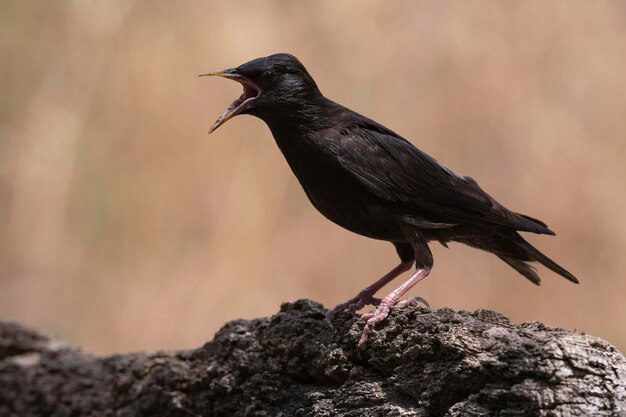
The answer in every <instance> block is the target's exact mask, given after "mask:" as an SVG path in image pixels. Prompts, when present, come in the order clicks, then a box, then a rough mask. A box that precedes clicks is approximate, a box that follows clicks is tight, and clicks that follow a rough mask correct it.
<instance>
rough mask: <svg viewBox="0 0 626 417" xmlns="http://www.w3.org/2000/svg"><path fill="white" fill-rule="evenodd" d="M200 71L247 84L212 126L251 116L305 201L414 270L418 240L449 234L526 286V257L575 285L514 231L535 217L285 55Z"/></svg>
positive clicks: (428, 260) (425, 260) (425, 252)
mask: <svg viewBox="0 0 626 417" xmlns="http://www.w3.org/2000/svg"><path fill="white" fill-rule="evenodd" d="M208 75H219V76H224V77H227V78H233V79H235V80H236V81H239V82H241V83H242V84H244V86H247V87H246V88H247V89H248V90H249V91H246V88H244V95H242V97H241V98H240V99H239V101H236V102H235V103H233V105H231V108H233V106H234V109H233V110H232V111H231V112H230V113H228V111H227V112H225V113H224V115H222V117H220V119H219V120H218V121H217V122H216V124H215V125H214V127H213V128H212V130H214V129H216V128H217V127H219V126H220V125H221V124H222V123H224V122H225V121H226V120H228V119H229V118H230V117H232V115H231V113H234V114H240V113H241V114H246V113H247V114H252V115H254V116H257V117H259V118H261V119H262V120H263V121H265V122H266V123H267V125H268V126H269V128H270V130H271V132H272V134H273V136H274V138H275V140H276V143H277V144H278V146H279V148H280V150H281V151H282V153H283V154H284V156H285V158H286V160H287V162H288V163H289V166H290V167H291V169H292V170H293V172H294V174H295V175H296V177H297V178H298V180H299V182H300V184H301V185H302V188H303V189H304V191H305V192H306V195H307V196H308V198H309V199H310V201H311V202H312V203H313V205H314V206H315V207H316V208H317V209H318V210H319V211H320V212H321V213H322V214H323V215H324V216H326V217H327V218H328V219H330V220H331V221H333V222H335V223H337V224H338V225H340V226H342V227H344V228H346V229H348V230H351V231H353V232H355V233H358V234H361V235H364V236H368V237H371V238H374V239H382V240H387V241H390V242H392V243H393V244H394V245H395V246H396V249H397V251H398V254H399V255H400V257H401V259H402V261H403V262H408V261H413V260H417V267H418V269H419V268H427V269H428V271H430V268H431V267H432V255H431V254H430V250H429V249H428V245H427V242H428V241H438V242H440V243H442V244H444V245H445V244H446V242H450V241H457V242H461V243H464V244H467V245H470V246H473V247H475V248H478V249H482V250H485V251H488V252H491V253H494V254H495V255H497V256H498V257H500V258H501V259H502V260H504V261H505V262H506V263H508V264H509V265H510V266H512V267H513V268H514V269H516V270H517V271H518V272H519V273H521V274H522V275H524V276H525V277H526V278H528V279H529V280H531V281H532V282H534V283H536V284H538V283H539V277H538V275H537V274H536V272H535V271H534V269H533V268H532V266H531V265H530V264H529V262H534V261H536V262H539V263H541V264H543V265H545V266H546V267H548V268H550V269H551V270H553V271H555V272H556V273H558V274H560V275H562V276H563V277H565V278H567V279H568V280H570V281H572V282H577V280H576V278H575V277H574V276H573V275H572V274H571V273H569V272H568V271H566V270H565V269H563V268H562V267H560V266H559V265H557V264H556V263H555V262H553V261H552V260H550V259H549V258H547V257H546V256H545V255H543V254H542V253H541V252H539V251H538V250H537V249H536V248H534V247H533V246H532V245H530V244H529V243H528V242H526V241H525V240H524V239H523V238H522V237H521V236H520V235H519V233H518V232H520V231H521V232H532V233H539V234H549V235H552V234H554V233H553V232H552V231H551V230H550V229H549V228H548V227H547V226H546V225H545V224H544V223H543V222H541V221H539V220H537V219H534V218H532V217H529V216H526V215H523V214H519V213H515V212H513V211H510V210H508V209H507V208H505V207H503V206H502V205H501V204H499V203H498V202H497V201H496V200H495V199H493V198H492V197H491V196H489V195H488V194H487V193H486V192H485V191H483V190H482V189H481V188H480V187H479V186H478V184H477V183H476V181H474V180H473V179H472V178H470V177H465V176H462V175H459V174H457V173H455V172H453V171H452V170H450V169H449V168H447V167H445V166H444V165H442V164H440V163H438V162H437V161H436V160H434V159H433V158H432V157H430V156H428V155H427V154H426V153H424V152H422V151H420V150H419V149H417V148H416V147H415V146H413V145H412V144H411V143H410V142H408V141H407V140H405V139H404V138H402V137H401V136H399V135H398V134H396V133H394V132H393V131H391V130H389V129H388V128H386V127H384V126H382V125H381V124H379V123H377V122H375V121H373V120H371V119H369V118H367V117H365V116H362V115H360V114H358V113H356V112H354V111H352V110H350V109H348V108H346V107H344V106H341V105H339V104H337V103H335V102H333V101H331V100H329V99H327V98H326V97H324V96H323V95H322V94H321V92H320V91H319V89H318V87H317V85H316V84H315V81H314V80H313V78H312V77H311V76H310V75H309V73H308V72H307V70H306V69H305V68H304V66H303V65H302V64H301V63H300V62H299V61H298V60H297V59H296V58H295V57H293V56H291V55H288V54H277V55H272V56H269V57H265V58H258V59H255V60H253V61H250V62H248V63H245V64H243V65H241V66H239V67H237V68H234V69H230V70H227V71H223V72H218V73H211V74H208ZM241 103H243V104H241ZM231 108H229V110H230V109H231ZM426 274H427V272H426ZM370 298H371V297H370ZM368 300H369V299H368ZM376 301H377V300H376V299H373V298H372V302H373V303H376ZM396 301H397V300H395V301H394V302H396ZM361 304H362V303H361ZM392 304H393V303H392ZM350 306H352V304H350ZM357 307H358V305H357Z"/></svg>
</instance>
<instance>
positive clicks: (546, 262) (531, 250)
mask: <svg viewBox="0 0 626 417" xmlns="http://www.w3.org/2000/svg"><path fill="white" fill-rule="evenodd" d="M522 241H523V242H524V243H523V244H522V248H523V249H524V250H525V251H526V253H527V254H528V256H529V257H530V258H531V259H533V260H535V261H537V262H539V263H540V264H542V265H543V266H545V267H546V268H548V269H551V270H552V271H554V272H556V273H557V274H559V275H560V276H562V277H563V278H565V279H567V280H569V281H571V282H573V283H575V284H578V279H577V278H576V277H575V276H574V275H573V274H572V273H571V272H569V271H568V270H566V269H565V268H563V267H562V266H561V265H559V264H557V263H556V262H554V261H553V260H552V259H550V258H548V257H547V256H546V255H544V254H543V253H541V252H540V251H539V249H537V248H535V247H534V246H533V245H531V244H530V243H528V242H526V241H525V240H524V239H522Z"/></svg>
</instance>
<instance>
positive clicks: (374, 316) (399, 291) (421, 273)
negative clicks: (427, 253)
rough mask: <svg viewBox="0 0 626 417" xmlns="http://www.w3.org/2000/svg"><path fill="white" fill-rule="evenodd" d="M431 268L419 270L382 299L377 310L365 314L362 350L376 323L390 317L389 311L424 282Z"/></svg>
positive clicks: (359, 346)
mask: <svg viewBox="0 0 626 417" xmlns="http://www.w3.org/2000/svg"><path fill="white" fill-rule="evenodd" d="M430 270H431V268H430V267H425V268H418V269H417V270H416V271H415V273H414V274H413V275H411V277H410V278H409V279H408V280H406V282H405V283H404V284H402V285H400V286H399V287H398V288H396V289H395V290H393V291H392V292H391V293H390V294H389V295H388V296H386V297H385V298H383V299H382V301H381V302H380V304H379V305H378V307H377V308H376V310H374V312H372V313H367V314H363V315H362V316H361V318H362V319H363V320H367V321H366V323H365V328H364V329H363V333H361V338H360V339H359V344H358V346H357V347H358V348H359V349H361V348H363V346H365V343H366V342H367V338H368V336H369V333H370V331H371V330H372V328H373V327H374V326H375V325H376V323H378V322H381V321H383V320H385V319H386V318H387V316H388V315H389V311H390V310H391V308H392V307H393V306H394V305H396V304H398V301H399V300H400V298H401V297H402V296H403V295H404V294H405V293H406V292H407V291H409V290H410V289H411V288H412V287H413V286H414V285H415V284H417V283H418V282H420V281H421V280H423V279H424V278H426V277H427V276H428V274H429V273H430Z"/></svg>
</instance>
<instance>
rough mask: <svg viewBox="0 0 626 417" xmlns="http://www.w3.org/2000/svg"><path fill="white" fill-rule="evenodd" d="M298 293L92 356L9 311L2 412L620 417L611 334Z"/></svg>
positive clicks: (0, 383) (621, 376) (621, 367)
mask: <svg viewBox="0 0 626 417" xmlns="http://www.w3.org/2000/svg"><path fill="white" fill-rule="evenodd" d="M324 313H325V310H324V309H323V307H322V306H321V305H319V304H317V303H315V302H312V301H308V300H301V301H297V302H294V303H286V304H284V305H283V306H282V307H281V310H280V312H279V313H277V314H276V315H274V316H272V317H269V318H261V319H255V320H236V321H232V322H230V323H228V324H226V325H225V326H224V327H223V328H222V329H221V330H220V331H219V332H218V333H217V334H216V335H215V339H214V340H213V341H211V342H209V343H207V344H206V345H204V346H203V347H201V348H199V349H196V350H190V351H180V352H157V353H152V354H145V353H134V354H127V355H115V356H111V357H104V358H99V357H94V356H92V355H89V354H87V353H84V352H81V351H80V350H77V349H73V348H69V347H65V346H63V345H62V344H61V343H60V342H59V341H57V340H56V339H54V338H51V337H47V336H43V335H41V334H38V333H36V332H33V331H31V330H26V329H24V328H22V327H21V326H19V325H17V324H14V323H6V322H0V416H19V417H30V416H51V417H64V416H116V417H126V416H129V417H130V416H133V417H135V416H166V417H174V416H176V417H183V416H216V417H218V416H219V417H221V416H248V415H250V416H284V417H287V416H444V415H445V416H624V415H626V360H625V359H624V356H623V355H622V354H621V353H620V352H618V351H617V350H616V349H615V348H614V347H612V346H611V345H609V344H608V343H607V342H605V341H603V340H600V339H598V338H596V337H592V336H587V335H585V334H582V333H580V332H576V331H570V330H564V329H556V328H549V327H546V326H544V325H543V324H541V323H536V322H534V323H524V324H520V325H515V324H511V323H510V322H509V320H508V319H507V318H505V317H504V316H502V315H499V314H497V313H494V312H491V311H487V310H478V311H476V312H474V313H468V312H455V311H452V310H450V309H445V308H444V309H440V310H436V311H430V310H426V309H424V308H418V307H415V306H414V305H413V306H411V305H409V306H407V307H404V308H401V309H397V310H395V311H393V312H392V314H391V315H390V316H389V318H388V319H387V320H385V321H384V322H383V323H381V325H380V326H378V328H377V331H376V332H372V335H371V336H370V340H369V341H368V344H367V347H366V349H364V351H362V352H361V353H359V352H357V351H356V344H357V341H358V338H359V335H360V332H361V330H362V326H363V323H362V322H360V321H359V320H358V319H357V317H356V316H354V315H351V314H339V315H338V316H337V317H336V318H335V320H334V325H335V327H334V328H331V327H329V326H328V325H326V324H325V323H324Z"/></svg>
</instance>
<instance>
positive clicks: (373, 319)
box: [357, 296, 430, 350]
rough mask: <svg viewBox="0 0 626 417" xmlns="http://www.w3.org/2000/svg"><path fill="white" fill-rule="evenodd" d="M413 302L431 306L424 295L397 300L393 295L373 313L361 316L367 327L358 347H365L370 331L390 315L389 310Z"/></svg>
mask: <svg viewBox="0 0 626 417" xmlns="http://www.w3.org/2000/svg"><path fill="white" fill-rule="evenodd" d="M413 302H419V303H422V304H424V305H425V306H426V307H428V308H430V305H429V304H428V301H426V300H425V299H424V298H422V297H418V296H414V297H409V298H407V299H406V300H402V301H399V302H398V301H397V300H395V299H394V298H393V297H385V298H383V300H382V301H381V302H380V304H379V305H378V307H377V308H376V310H374V311H373V312H371V313H366V314H363V315H362V316H361V319H363V320H365V327H364V328H363V333H361V337H360V338H359V343H358V345H357V349H358V350H361V349H363V348H364V347H365V344H366V343H367V339H368V337H369V334H370V332H371V331H372V329H373V328H374V326H376V324H378V323H380V322H381V321H383V320H385V319H386V318H387V316H388V315H389V312H390V311H391V309H392V308H401V307H404V306H406V305H408V304H411V303H413Z"/></svg>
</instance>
